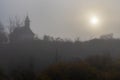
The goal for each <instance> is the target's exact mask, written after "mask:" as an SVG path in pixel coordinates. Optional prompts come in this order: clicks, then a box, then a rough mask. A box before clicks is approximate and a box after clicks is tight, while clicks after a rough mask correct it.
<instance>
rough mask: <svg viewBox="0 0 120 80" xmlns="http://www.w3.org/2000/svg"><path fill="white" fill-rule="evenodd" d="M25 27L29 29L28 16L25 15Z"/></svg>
mask: <svg viewBox="0 0 120 80" xmlns="http://www.w3.org/2000/svg"><path fill="white" fill-rule="evenodd" d="M24 24H25V27H28V28H29V27H30V19H29V16H28V15H27V16H26V18H25V23H24Z"/></svg>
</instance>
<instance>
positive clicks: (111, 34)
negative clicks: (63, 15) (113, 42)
mask: <svg viewBox="0 0 120 80" xmlns="http://www.w3.org/2000/svg"><path fill="white" fill-rule="evenodd" d="M100 39H105V40H108V39H113V33H110V34H106V35H102V36H100Z"/></svg>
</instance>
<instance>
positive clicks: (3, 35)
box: [0, 22, 8, 43]
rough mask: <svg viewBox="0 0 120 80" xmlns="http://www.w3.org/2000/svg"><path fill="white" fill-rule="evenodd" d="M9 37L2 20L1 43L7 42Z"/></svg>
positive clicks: (0, 26) (0, 29) (0, 25)
mask: <svg viewBox="0 0 120 80" xmlns="http://www.w3.org/2000/svg"><path fill="white" fill-rule="evenodd" d="M7 41H8V37H7V34H6V33H5V30H4V25H3V24H2V23H1V22H0V43H7Z"/></svg>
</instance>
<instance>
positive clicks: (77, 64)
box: [0, 55, 120, 80]
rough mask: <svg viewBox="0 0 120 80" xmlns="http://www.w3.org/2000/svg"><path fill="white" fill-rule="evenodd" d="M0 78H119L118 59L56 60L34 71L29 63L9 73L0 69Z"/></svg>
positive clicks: (101, 57) (39, 79) (83, 79)
mask: <svg viewBox="0 0 120 80" xmlns="http://www.w3.org/2000/svg"><path fill="white" fill-rule="evenodd" d="M1 69H2V68H1ZM0 80H120V60H113V59H112V58H111V57H110V56H106V55H93V56H90V57H87V58H86V59H84V60H79V61H74V62H58V63H56V64H53V65H50V66H48V67H47V68H46V69H43V70H42V71H34V67H33V64H31V65H29V66H27V67H26V68H25V67H24V66H19V67H16V68H14V69H13V70H11V72H10V73H9V74H5V73H4V71H2V70H1V71H0Z"/></svg>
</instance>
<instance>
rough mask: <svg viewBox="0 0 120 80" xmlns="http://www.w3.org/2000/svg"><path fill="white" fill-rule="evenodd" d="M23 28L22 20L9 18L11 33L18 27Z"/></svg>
mask: <svg viewBox="0 0 120 80" xmlns="http://www.w3.org/2000/svg"><path fill="white" fill-rule="evenodd" d="M21 26H22V22H21V21H20V18H18V17H17V16H15V18H11V17H9V26H8V29H9V32H10V33H11V32H13V31H14V29H15V28H16V27H21Z"/></svg>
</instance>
